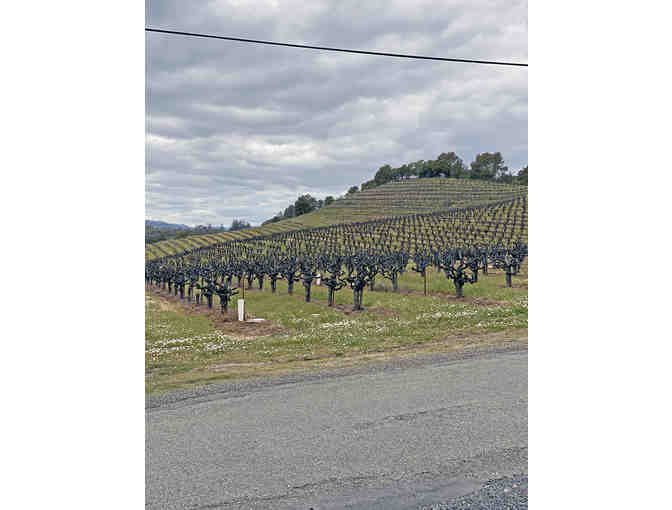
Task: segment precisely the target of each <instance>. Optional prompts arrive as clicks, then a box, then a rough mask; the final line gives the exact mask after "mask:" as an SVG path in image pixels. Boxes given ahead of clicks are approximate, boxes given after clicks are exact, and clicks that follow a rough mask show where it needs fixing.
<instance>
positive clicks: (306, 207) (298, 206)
mask: <svg viewBox="0 0 672 510" xmlns="http://www.w3.org/2000/svg"><path fill="white" fill-rule="evenodd" d="M317 208H318V201H317V200H316V199H315V198H313V197H311V196H310V195H309V194H308V193H306V194H305V195H301V196H300V197H299V198H297V199H296V202H294V213H295V214H296V216H301V215H302V214H306V213H309V212H311V211H314V210H315V209H317Z"/></svg>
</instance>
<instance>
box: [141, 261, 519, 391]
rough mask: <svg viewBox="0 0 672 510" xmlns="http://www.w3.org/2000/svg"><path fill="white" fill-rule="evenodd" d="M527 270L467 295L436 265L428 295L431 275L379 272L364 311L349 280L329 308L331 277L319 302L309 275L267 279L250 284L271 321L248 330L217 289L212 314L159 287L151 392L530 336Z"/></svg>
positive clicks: (149, 343)
mask: <svg viewBox="0 0 672 510" xmlns="http://www.w3.org/2000/svg"><path fill="white" fill-rule="evenodd" d="M526 273H527V264H525V265H524V266H523V268H522V276H521V277H514V287H513V288H507V287H506V286H505V278H504V274H503V273H502V272H500V271H495V270H491V274H490V275H488V276H485V275H482V274H479V282H478V283H477V284H474V285H467V286H465V288H464V296H465V297H464V299H461V300H458V299H455V297H454V294H455V291H454V287H453V286H452V282H450V281H448V280H447V279H446V278H445V277H444V276H443V275H442V274H441V273H437V272H435V271H430V272H429V276H428V281H429V285H428V289H429V292H430V294H431V295H428V296H424V295H422V289H423V281H422V278H421V277H420V276H419V275H418V274H416V273H414V272H410V273H406V274H404V275H402V276H401V277H400V280H399V286H400V290H401V292H399V293H393V292H391V284H390V282H389V281H387V280H384V279H383V278H382V277H380V276H379V277H378V278H377V281H376V291H375V292H371V291H370V290H369V289H368V288H367V289H366V290H365V291H364V300H363V306H364V308H365V311H363V312H351V309H352V292H351V291H350V290H349V289H348V288H344V289H342V290H341V291H339V292H337V293H336V299H335V307H334V308H329V307H327V306H326V302H327V289H326V287H324V286H320V287H318V286H315V285H313V287H312V292H311V298H312V302H311V303H306V302H305V301H304V300H303V296H304V289H303V286H302V285H300V283H297V284H295V286H294V295H293V296H288V295H287V285H286V283H283V282H279V283H278V289H277V293H276V294H272V293H271V292H270V285H269V283H268V281H266V282H264V287H265V289H264V290H263V291H259V290H246V291H245V302H246V311H247V312H248V314H249V315H250V316H252V317H261V318H264V319H266V322H265V323H262V325H259V326H258V325H245V326H249V328H246V329H244V330H240V328H239V327H238V326H240V324H238V323H236V322H231V323H224V324H222V323H221V322H217V318H218V317H217V314H219V312H218V310H219V304H218V301H217V298H216V297H215V303H214V306H213V309H214V310H215V312H212V313H211V315H210V316H208V315H204V314H201V313H194V312H190V311H188V310H187V309H186V308H184V307H183V306H181V305H180V304H179V303H174V302H171V301H168V300H166V299H164V298H160V297H157V296H156V292H155V291H153V292H152V293H148V294H147V298H146V330H145V341H146V366H147V383H146V386H147V391H148V392H156V391H166V390H171V389H176V388H180V387H184V386H189V385H195V384H196V385H197V384H208V383H211V382H216V381H219V380H223V379H227V378H233V377H246V376H251V375H259V374H263V373H267V372H269V371H287V370H292V369H297V368H311V367H315V366H318V365H320V366H322V365H324V364H325V363H333V362H334V360H339V363H340V364H343V363H346V364H347V363H353V362H358V361H361V360H365V359H370V358H371V357H373V358H379V357H380V356H381V355H387V354H389V353H392V352H400V351H407V350H409V349H412V350H417V349H418V348H421V349H422V348H424V349H426V348H429V347H431V348H441V349H460V348H463V347H464V346H465V345H467V344H474V343H493V342H495V343H496V342H500V341H502V339H508V338H510V337H511V335H513V336H516V335H518V336H520V335H521V334H524V333H525V331H526V328H527V279H526ZM234 282H235V280H234ZM255 286H256V282H255ZM237 297H240V296H237ZM235 301H236V299H235V298H234V302H233V303H232V304H231V308H232V309H233V310H235V307H236V303H235ZM205 308H206V307H205V305H202V306H201V309H203V310H205ZM271 326H272V327H271Z"/></svg>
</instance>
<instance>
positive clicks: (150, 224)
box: [145, 220, 191, 230]
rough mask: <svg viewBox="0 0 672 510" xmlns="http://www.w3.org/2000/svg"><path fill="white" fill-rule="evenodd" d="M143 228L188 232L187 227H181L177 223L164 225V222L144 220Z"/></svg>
mask: <svg viewBox="0 0 672 510" xmlns="http://www.w3.org/2000/svg"><path fill="white" fill-rule="evenodd" d="M145 227H152V228H164V229H167V230H189V229H191V227H190V226H189V225H182V224H178V223H166V222H165V221H156V220H145Z"/></svg>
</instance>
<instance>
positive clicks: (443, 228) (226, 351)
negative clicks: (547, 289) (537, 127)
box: [145, 179, 527, 391]
mask: <svg viewBox="0 0 672 510" xmlns="http://www.w3.org/2000/svg"><path fill="white" fill-rule="evenodd" d="M428 180H429V179H428ZM428 180H427V181H428ZM437 181H438V179H437ZM443 181H450V180H449V179H443ZM449 184H450V183H449ZM469 184H471V183H469ZM478 184H479V185H480V184H481V183H478ZM486 184H487V183H486ZM422 185H423V188H422V189H423V192H422V193H424V195H423V194H421V193H419V189H420V188H418V187H416V186H417V185H416V183H408V184H407V183H394V184H390V185H389V187H390V188H394V187H403V186H407V188H406V189H415V191H418V193H416V194H412V193H411V194H408V196H406V197H405V199H404V200H398V201H397V202H396V203H393V202H389V201H387V198H388V197H387V196H385V194H383V196H381V195H380V194H379V195H377V196H378V206H379V207H381V208H383V209H385V214H387V215H388V216H387V217H384V218H377V217H375V216H376V210H377V209H376V208H374V207H373V206H371V205H370V204H369V200H370V199H371V197H369V199H368V200H366V201H364V200H363V197H364V198H366V197H365V195H366V194H367V193H369V192H363V193H360V194H359V195H360V196H359V197H351V198H348V199H345V200H343V201H342V202H344V203H345V204H346V205H347V204H348V203H349V204H350V207H349V208H346V209H344V208H342V205H341V204H339V205H338V206H337V207H335V208H334V210H337V211H338V210H339V209H340V210H341V212H343V213H344V215H345V219H346V221H343V222H333V221H332V224H330V225H324V226H312V227H311V226H308V227H306V226H305V225H303V226H302V224H300V223H299V222H298V221H286V222H284V221H283V222H278V223H276V224H272V225H269V226H268V227H264V228H263V229H247V230H244V231H240V232H232V233H228V232H227V233H226V234H228V236H225V235H221V236H215V235H208V236H199V237H200V239H199V238H198V237H196V236H194V237H192V238H189V239H180V240H173V241H172V242H173V243H176V242H177V241H180V243H179V244H178V245H176V246H174V251H175V252H176V253H165V254H163V256H161V255H160V254H158V253H157V254H154V256H153V257H152V258H149V257H148V260H147V261H146V263H145V282H146V285H147V299H148V301H147V311H146V313H147V322H146V339H147V367H148V368H147V369H148V377H150V378H151V384H150V383H149V382H148V385H149V386H148V389H149V390H150V391H155V390H161V389H171V388H175V387H180V384H184V383H189V384H194V383H197V382H200V383H202V382H203V381H209V380H216V379H217V378H221V377H229V376H233V375H232V374H239V375H245V370H248V368H245V367H249V366H256V367H259V366H262V365H260V364H263V363H267V362H272V363H273V365H272V366H273V367H275V368H278V367H283V366H285V365H283V363H291V362H296V361H305V360H319V359H333V358H334V357H338V356H345V357H347V359H351V357H352V356H358V355H363V354H366V353H372V352H387V351H388V350H389V349H398V348H400V347H403V346H405V345H410V344H414V345H419V344H428V343H429V344H431V342H436V341H437V340H439V339H441V338H443V339H444V340H443V344H442V345H450V346H451V348H461V347H460V346H461V345H462V342H463V341H467V340H460V338H461V337H460V335H467V336H466V337H465V338H468V339H469V340H468V342H475V341H478V342H480V343H482V342H485V343H487V342H490V341H492V338H495V337H492V336H487V335H497V334H499V333H498V332H516V331H523V330H524V328H526V327H527V261H526V257H527V196H526V193H521V192H520V189H519V188H518V189H516V188H517V187H515V186H510V187H507V188H510V190H509V189H505V190H504V192H503V193H502V194H495V193H494V192H489V191H488V190H487V189H486V188H484V187H480V188H479V187H475V189H474V193H473V194H472V195H469V194H467V193H465V190H464V189H462V195H461V198H458V197H454V198H453V201H452V202H451V204H459V205H463V206H462V207H452V208H450V207H448V208H445V207H444V208H443V209H440V210H432V208H433V207H436V208H437V209H438V208H439V206H440V205H441V204H443V206H445V205H447V204H446V202H445V200H448V199H446V198H445V196H444V197H443V199H442V200H444V202H441V201H440V200H439V202H440V203H439V205H432V204H434V202H436V201H432V200H429V199H421V197H423V196H424V197H428V196H431V195H430V194H429V193H428V189H426V188H425V186H426V183H422ZM384 187H386V186H381V187H380V188H376V189H375V190H371V193H374V192H377V193H379V192H380V189H381V188H384ZM524 189H525V190H526V188H524ZM509 192H510V194H509ZM496 198H498V200H495V199H496ZM358 201H362V203H361V204H360V205H362V207H361V209H357V208H356V207H354V206H353V204H355V203H357V202H358ZM414 201H415V202H414ZM465 203H466V204H470V205H464V204H465ZM365 204H369V205H367V206H366V207H364V205H365ZM413 204H414V205H413ZM367 207H368V209H367ZM414 207H415V210H416V211H423V212H421V213H417V212H416V213H414V214H400V213H401V212H402V211H405V210H406V211H407V210H411V209H412V208H414ZM423 208H425V209H423ZM330 209H332V207H331V206H330V207H327V208H325V209H323V210H321V211H318V212H316V213H311V214H306V215H305V216H306V217H308V216H313V221H314V219H315V218H320V217H321V218H322V220H320V221H324V222H325V223H327V219H326V218H328V217H329V216H328V214H329V215H331V217H332V218H337V217H338V215H335V214H334V212H333V211H330ZM348 211H349V212H348ZM358 211H364V212H363V213H362V214H361V215H357V212H358ZM377 211H378V213H377V214H382V213H381V212H380V210H379V209H378V210H377ZM327 213H328V214H327ZM372 216H373V217H374V218H373V219H371V217H372ZM355 218H368V219H366V220H364V221H354V219H355ZM301 219H302V220H303V217H302V218H301ZM304 221H305V220H304ZM307 223H309V222H307ZM299 227H302V228H299ZM234 236H235V237H234ZM157 244H161V243H156V244H154V245H152V246H153V247H156V246H157ZM241 297H244V298H245V303H246V310H247V311H248V315H247V317H248V318H249V319H253V320H259V321H261V320H262V319H254V318H255V317H262V318H263V322H253V323H248V322H238V321H237V317H236V315H235V313H234V308H236V300H237V299H239V298H241ZM516 334H517V333H516ZM446 335H448V336H446ZM456 335H457V336H456ZM483 335H486V336H483ZM446 338H448V339H449V340H445V339H446ZM496 338H499V337H496ZM506 338H508V336H507V337H506ZM475 339H479V340H475ZM500 340H501V338H499V340H497V341H500ZM446 342H447V343H446ZM344 359H345V358H344ZM263 366H265V365H263ZM213 367H215V368H213ZM217 367H219V368H217ZM221 367H225V368H221ZM241 367H243V368H241ZM240 370H243V372H239V371H240ZM249 370H252V369H249ZM255 370H256V369H255ZM222 371H223V373H222ZM255 373H256V372H255Z"/></svg>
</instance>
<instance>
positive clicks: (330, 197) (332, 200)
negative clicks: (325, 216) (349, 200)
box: [324, 195, 334, 206]
mask: <svg viewBox="0 0 672 510" xmlns="http://www.w3.org/2000/svg"><path fill="white" fill-rule="evenodd" d="M333 203H334V197H332V196H331V195H329V196H328V197H327V198H325V199H324V205H325V206H327V205H330V204H333Z"/></svg>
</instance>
